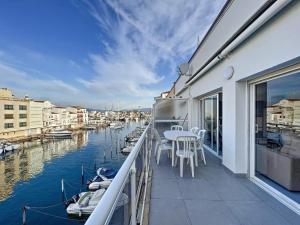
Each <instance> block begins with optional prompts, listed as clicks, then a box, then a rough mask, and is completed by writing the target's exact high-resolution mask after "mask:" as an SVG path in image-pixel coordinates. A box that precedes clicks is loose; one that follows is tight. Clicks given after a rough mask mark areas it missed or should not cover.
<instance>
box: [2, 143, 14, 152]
mask: <svg viewBox="0 0 300 225" xmlns="http://www.w3.org/2000/svg"><path fill="white" fill-rule="evenodd" d="M4 150H5V152H9V151H12V150H14V149H13V146H12V145H9V144H6V145H4Z"/></svg>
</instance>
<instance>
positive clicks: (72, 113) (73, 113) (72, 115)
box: [66, 107, 78, 129]
mask: <svg viewBox="0 0 300 225" xmlns="http://www.w3.org/2000/svg"><path fill="white" fill-rule="evenodd" d="M66 111H67V113H68V117H69V127H70V128H73V129H74V128H75V129H76V128H78V118H77V109H76V108H74V107H67V108H66Z"/></svg>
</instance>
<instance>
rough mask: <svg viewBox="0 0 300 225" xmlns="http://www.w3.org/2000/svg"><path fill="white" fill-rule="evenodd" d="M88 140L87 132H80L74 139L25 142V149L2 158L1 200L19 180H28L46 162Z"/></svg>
mask: <svg viewBox="0 0 300 225" xmlns="http://www.w3.org/2000/svg"><path fill="white" fill-rule="evenodd" d="M87 142H88V133H87V132H78V133H76V134H75V135H74V136H73V138H72V139H62V140H57V141H46V142H44V143H43V144H41V142H40V141H34V142H26V143H24V147H25V149H24V150H23V151H19V152H15V153H13V154H12V155H9V156H7V157H5V158H4V159H2V160H0V201H2V200H4V199H6V198H7V197H8V196H9V195H11V194H12V193H13V188H14V186H15V184H16V183H17V182H18V181H26V180H29V179H31V178H32V177H34V176H36V175H37V174H39V173H41V172H42V171H43V169H44V164H45V162H48V161H51V160H52V159H54V158H56V157H60V156H63V155H65V154H67V153H68V152H71V151H75V150H77V149H78V148H80V147H82V146H84V145H86V144H87Z"/></svg>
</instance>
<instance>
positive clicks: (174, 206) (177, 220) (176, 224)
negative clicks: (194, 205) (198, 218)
mask: <svg viewBox="0 0 300 225" xmlns="http://www.w3.org/2000/svg"><path fill="white" fill-rule="evenodd" d="M149 224H150V225H168V224H170V225H171V224H172V225H190V222H189V218H188V215H187V211H186V209H185V206H184V202H183V200H175V199H152V200H151V207H150V219H149Z"/></svg>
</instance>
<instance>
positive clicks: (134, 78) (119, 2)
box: [0, 0, 225, 108]
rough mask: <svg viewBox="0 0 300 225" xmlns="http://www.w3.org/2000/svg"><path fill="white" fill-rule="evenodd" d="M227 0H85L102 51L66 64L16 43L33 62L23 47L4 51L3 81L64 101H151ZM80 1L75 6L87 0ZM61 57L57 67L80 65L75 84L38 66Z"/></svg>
mask: <svg viewBox="0 0 300 225" xmlns="http://www.w3.org/2000/svg"><path fill="white" fill-rule="evenodd" d="M224 2H225V0H215V1H213V0H189V1H186V0H163V1H162V0H152V1H146V0H145V1H142V0H126V1H123V0H114V1H111V0H97V1H96V2H95V1H93V2H92V1H90V0H85V3H86V5H85V6H87V9H88V10H89V13H90V15H91V16H92V17H93V18H95V21H96V22H97V25H98V26H99V37H100V40H101V42H99V45H101V46H102V48H101V49H104V50H103V51H102V52H101V53H88V55H89V58H88V59H82V62H84V63H80V60H78V59H76V61H74V60H71V59H65V61H64V62H65V64H64V62H61V59H56V57H55V56H52V59H51V60H49V59H50V58H49V56H48V55H44V54H42V53H39V52H36V51H34V50H31V49H25V48H24V49H20V48H17V49H13V50H14V51H15V52H19V53H20V52H21V53H22V54H23V58H26V59H28V62H33V64H32V65H33V66H28V65H29V64H30V63H27V61H24V60H23V59H22V56H21V57H20V54H21V53H20V54H19V55H18V54H17V53H16V54H14V55H10V54H7V53H6V52H3V51H0V59H1V61H0V82H1V85H2V86H3V85H5V86H6V87H13V88H14V91H15V92H16V94H19V95H24V94H29V95H30V96H31V97H34V98H41V97H42V98H48V99H50V100H52V101H53V102H56V103H61V104H81V105H84V106H86V107H90V108H104V106H107V107H110V106H111V104H115V105H116V104H118V103H119V104H120V108H134V107H138V106H141V107H147V106H148V107H149V106H151V103H152V101H153V97H154V96H157V95H158V94H159V93H160V92H161V91H165V90H167V89H168V88H170V86H171V85H172V82H173V81H174V80H175V79H176V76H177V74H176V66H177V65H178V64H179V63H182V62H183V61H184V60H187V59H188V57H189V56H190V55H191V54H192V52H193V51H194V50H195V48H196V44H197V39H198V36H199V37H200V38H201V37H203V35H204V34H205V32H206V31H207V29H208V27H209V26H210V24H211V23H212V21H213V19H214V18H215V16H216V14H217V13H218V12H219V10H220V9H221V7H222V5H223V4H224ZM75 3H76V7H80V6H82V5H81V4H80V3H79V2H77V1H76V2H75ZM77 3H78V4H77ZM80 10H82V8H81V9H80ZM88 35H90V34H88ZM91 35H93V34H91ZM62 51H63V50H62ZM95 51H96V50H95ZM53 58H54V59H53ZM8 62H9V63H8ZM43 63H44V64H43ZM58 63H60V64H61V65H60V67H59V68H63V69H64V68H67V67H68V68H71V69H73V70H70V71H71V72H70V74H73V73H72V71H75V72H76V74H74V76H73V77H74V78H73V79H74V80H76V81H77V83H74V80H72V81H67V80H63V79H62V77H60V76H59V75H58V74H56V75H49V74H46V73H44V72H41V70H42V71H46V70H47V68H48V67H47V68H44V67H43V65H46V66H48V64H49V65H50V64H51V65H57V64H58ZM34 65H36V66H34ZM49 68H50V69H51V66H49ZM49 68H48V69H49ZM57 71H58V72H59V70H57ZM65 71H67V69H66V70H65ZM91 71H92V74H91ZM54 73H56V71H54ZM61 73H63V72H61ZM85 74H87V75H88V76H85ZM69 76H70V75H69Z"/></svg>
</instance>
